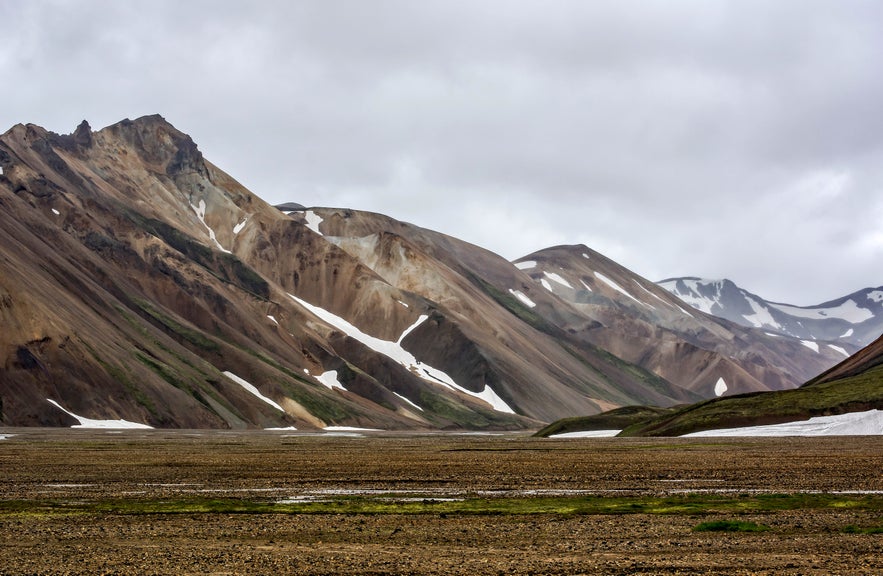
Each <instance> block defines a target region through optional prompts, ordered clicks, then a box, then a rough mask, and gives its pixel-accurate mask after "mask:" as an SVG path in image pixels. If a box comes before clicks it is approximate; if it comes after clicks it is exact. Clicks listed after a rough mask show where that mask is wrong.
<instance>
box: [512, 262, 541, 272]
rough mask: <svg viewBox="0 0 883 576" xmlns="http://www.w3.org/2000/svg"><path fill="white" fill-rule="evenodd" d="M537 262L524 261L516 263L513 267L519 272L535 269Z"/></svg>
mask: <svg viewBox="0 0 883 576" xmlns="http://www.w3.org/2000/svg"><path fill="white" fill-rule="evenodd" d="M536 266H537V262H536V260H525V261H524V262H516V263H515V267H516V268H518V269H519V270H530V269H531V268H536Z"/></svg>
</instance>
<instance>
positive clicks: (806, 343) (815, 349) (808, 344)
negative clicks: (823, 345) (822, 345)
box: [800, 340, 819, 353]
mask: <svg viewBox="0 0 883 576" xmlns="http://www.w3.org/2000/svg"><path fill="white" fill-rule="evenodd" d="M800 343H801V344H803V345H804V346H806V347H807V348H809V349H810V350H812V351H813V352H816V353H818V351H819V344H818V342H813V341H812V340H801V341H800Z"/></svg>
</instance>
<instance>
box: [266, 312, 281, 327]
mask: <svg viewBox="0 0 883 576" xmlns="http://www.w3.org/2000/svg"><path fill="white" fill-rule="evenodd" d="M267 318H269V319H270V320H272V321H273V324H275V325H276V326H278V325H279V321H278V320H276V318H275V316H270V315H269V314H267Z"/></svg>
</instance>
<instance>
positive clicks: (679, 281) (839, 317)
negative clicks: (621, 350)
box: [659, 277, 883, 352]
mask: <svg viewBox="0 0 883 576" xmlns="http://www.w3.org/2000/svg"><path fill="white" fill-rule="evenodd" d="M659 285H660V286H662V287H663V288H665V289H666V290H668V291H669V292H671V293H672V294H674V295H676V296H678V297H679V298H680V299H682V300H683V301H684V302H686V303H688V304H690V306H692V307H694V308H696V309H698V310H702V311H703V312H705V313H708V314H713V315H715V316H718V317H721V318H726V319H727V320H730V321H731V322H735V323H737V324H740V325H742V326H747V327H754V328H760V329H763V330H766V331H769V332H774V333H776V334H785V335H788V336H792V337H794V338H799V339H801V340H806V341H807V345H809V346H812V345H813V344H812V343H813V342H816V341H818V343H819V344H820V345H822V346H828V347H833V349H835V350H837V349H845V350H847V351H849V352H853V351H855V349H857V348H860V347H862V346H866V345H867V344H868V343H870V342H872V341H873V340H874V339H876V338H877V337H878V336H880V334H881V333H883V286H881V287H878V288H866V289H864V290H859V291H858V292H854V293H852V294H849V295H847V296H844V297H842V298H838V299H836V300H832V301H830V302H825V303H823V304H818V305H816V306H805V307H804V306H792V305H790V304H778V303H774V302H769V301H767V300H764V299H763V298H761V297H760V296H757V295H755V294H752V293H750V292H748V291H747V290H744V289H743V288H740V287H739V286H737V285H736V284H734V283H733V282H732V281H730V280H703V279H700V278H692V277H690V278H670V279H668V280H663V281H661V282H659Z"/></svg>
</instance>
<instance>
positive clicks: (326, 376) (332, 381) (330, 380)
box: [316, 370, 346, 392]
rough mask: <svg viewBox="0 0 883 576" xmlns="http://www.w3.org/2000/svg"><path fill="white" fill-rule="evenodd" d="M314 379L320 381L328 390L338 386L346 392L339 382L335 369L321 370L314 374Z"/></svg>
mask: <svg viewBox="0 0 883 576" xmlns="http://www.w3.org/2000/svg"><path fill="white" fill-rule="evenodd" d="M316 380H318V381H319V382H321V383H322V384H323V385H324V386H325V387H326V388H328V389H329V390H334V389H335V388H339V389H341V390H343V391H344V392H346V388H344V387H343V384H341V383H340V380H338V379H337V370H329V371H328V372H323V373H321V374H319V375H318V376H316Z"/></svg>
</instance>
